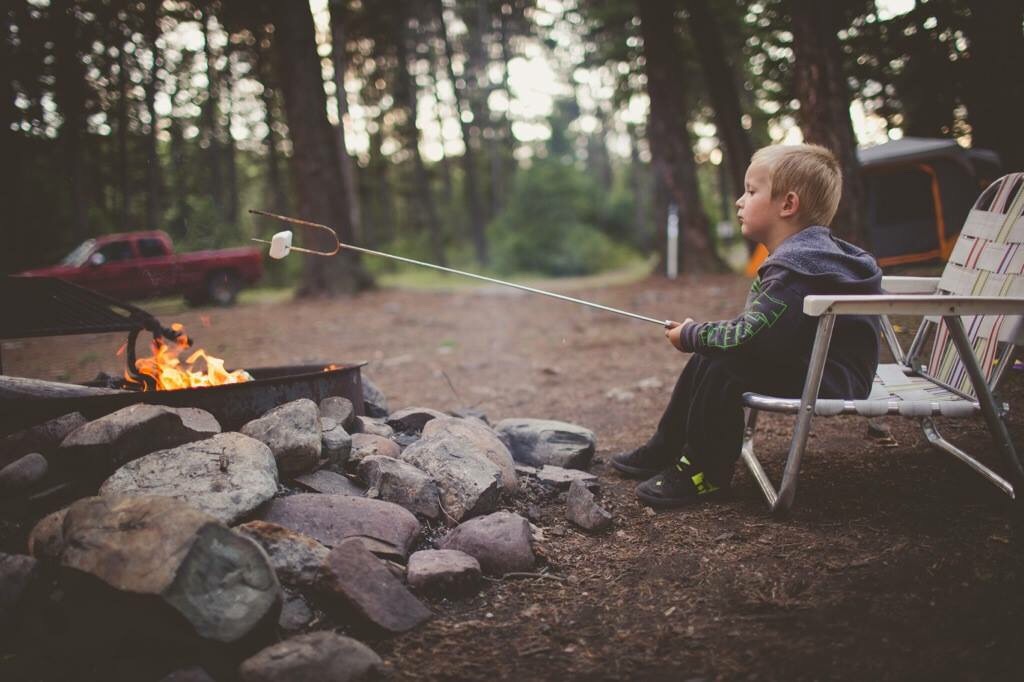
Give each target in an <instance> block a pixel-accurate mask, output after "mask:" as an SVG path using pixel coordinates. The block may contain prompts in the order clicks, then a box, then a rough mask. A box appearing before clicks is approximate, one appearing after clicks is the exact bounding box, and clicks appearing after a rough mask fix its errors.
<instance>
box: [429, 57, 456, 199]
mask: <svg viewBox="0 0 1024 682" xmlns="http://www.w3.org/2000/svg"><path fill="white" fill-rule="evenodd" d="M430 55H431V57H430V78H431V82H432V83H433V84H434V92H435V93H437V83H438V81H437V61H436V59H435V58H434V52H433V50H431V51H430ZM435 96H436V95H435ZM437 103H438V106H437V107H436V108H435V110H434V114H435V116H437V129H438V131H439V135H440V137H441V139H440V144H441V160H440V164H439V165H440V168H441V188H442V191H443V192H444V201H445V204H447V205H448V206H450V205H451V202H452V196H453V194H454V190H453V188H452V167H451V163H450V161H449V160H448V153H447V152H446V151H445V148H444V116H442V115H441V107H440V103H441V102H440V99H438V100H437Z"/></svg>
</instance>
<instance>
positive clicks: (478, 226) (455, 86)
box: [435, 0, 490, 265]
mask: <svg viewBox="0 0 1024 682" xmlns="http://www.w3.org/2000/svg"><path fill="white" fill-rule="evenodd" d="M435 7H436V10H437V18H438V22H439V25H440V28H441V38H442V40H443V42H444V54H445V60H446V61H447V63H448V79H449V80H450V81H451V83H452V90H453V91H454V93H455V111H456V114H457V115H458V117H459V126H460V127H461V130H462V143H463V145H464V146H465V151H464V152H463V154H462V167H463V173H464V175H465V178H464V187H465V192H466V205H467V208H468V210H469V225H470V234H471V235H472V237H473V249H474V251H475V252H476V260H477V262H478V263H480V264H481V265H487V264H488V263H489V262H490V257H489V256H488V254H487V235H486V233H485V230H484V212H483V208H482V206H481V205H480V190H479V187H478V183H477V167H476V152H475V151H474V149H473V141H472V135H471V134H470V130H469V124H468V123H466V121H465V119H463V117H462V112H463V111H464V110H465V109H464V105H463V95H462V88H461V87H459V79H457V78H456V77H455V66H454V50H453V49H452V43H451V40H449V38H448V28H447V26H446V25H445V21H444V3H443V2H442V0H435Z"/></svg>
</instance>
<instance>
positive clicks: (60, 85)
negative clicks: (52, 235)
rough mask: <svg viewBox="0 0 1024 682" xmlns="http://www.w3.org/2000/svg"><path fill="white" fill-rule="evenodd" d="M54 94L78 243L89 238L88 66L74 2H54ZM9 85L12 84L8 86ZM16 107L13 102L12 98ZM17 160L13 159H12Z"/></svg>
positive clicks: (61, 0) (72, 217)
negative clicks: (85, 150) (85, 164)
mask: <svg viewBox="0 0 1024 682" xmlns="http://www.w3.org/2000/svg"><path fill="white" fill-rule="evenodd" d="M51 11H52V12H53V16H54V22H55V28H56V40H55V41H54V49H55V58H56V63H55V65H54V68H55V80H54V95H55V98H56V100H57V109H58V111H60V116H61V119H62V122H61V126H60V131H59V133H58V135H59V137H58V143H59V146H60V149H61V156H62V159H63V165H64V174H65V177H66V178H67V183H68V190H69V193H70V195H71V220H72V229H73V233H74V237H75V241H81V240H84V239H85V238H86V237H88V236H89V219H88V215H89V205H88V202H87V200H86V193H85V170H84V167H83V162H84V155H83V153H82V144H83V139H82V138H83V133H84V130H85V95H86V92H85V88H86V80H85V67H84V65H83V63H82V59H81V55H80V49H79V48H80V43H81V41H82V38H81V27H80V26H79V23H78V19H77V17H76V16H75V11H76V10H75V3H73V2H71V0H54V2H53V4H52V5H51ZM7 84H8V85H10V83H9V82H8V83H7ZM11 102H12V105H13V99H12V101H11ZM9 158H14V157H9Z"/></svg>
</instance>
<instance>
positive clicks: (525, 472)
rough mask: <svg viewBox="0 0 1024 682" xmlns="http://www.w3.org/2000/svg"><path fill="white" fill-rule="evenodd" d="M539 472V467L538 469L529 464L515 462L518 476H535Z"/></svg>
mask: <svg viewBox="0 0 1024 682" xmlns="http://www.w3.org/2000/svg"><path fill="white" fill-rule="evenodd" d="M539 473H540V469H538V468H537V467H532V466H530V465H529V464H520V463H519V462H516V474H518V475H520V476H534V477H536V476H537V474H539Z"/></svg>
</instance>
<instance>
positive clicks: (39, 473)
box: [0, 452, 50, 497]
mask: <svg viewBox="0 0 1024 682" xmlns="http://www.w3.org/2000/svg"><path fill="white" fill-rule="evenodd" d="M49 468H50V465H49V464H48V463H47V462H46V458H45V457H43V456H42V455H41V454H39V453H38V452H32V453H30V454H27V455H25V456H24V457H22V458H20V459H16V460H14V461H13V462H11V463H10V464H8V465H7V466H5V467H4V468H3V469H0V497H10V496H14V495H17V494H18V493H22V492H25V491H27V490H30V489H31V488H32V487H33V486H35V485H36V484H37V483H39V482H40V481H42V480H43V479H44V478H46V472H47V471H48V470H49Z"/></svg>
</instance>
